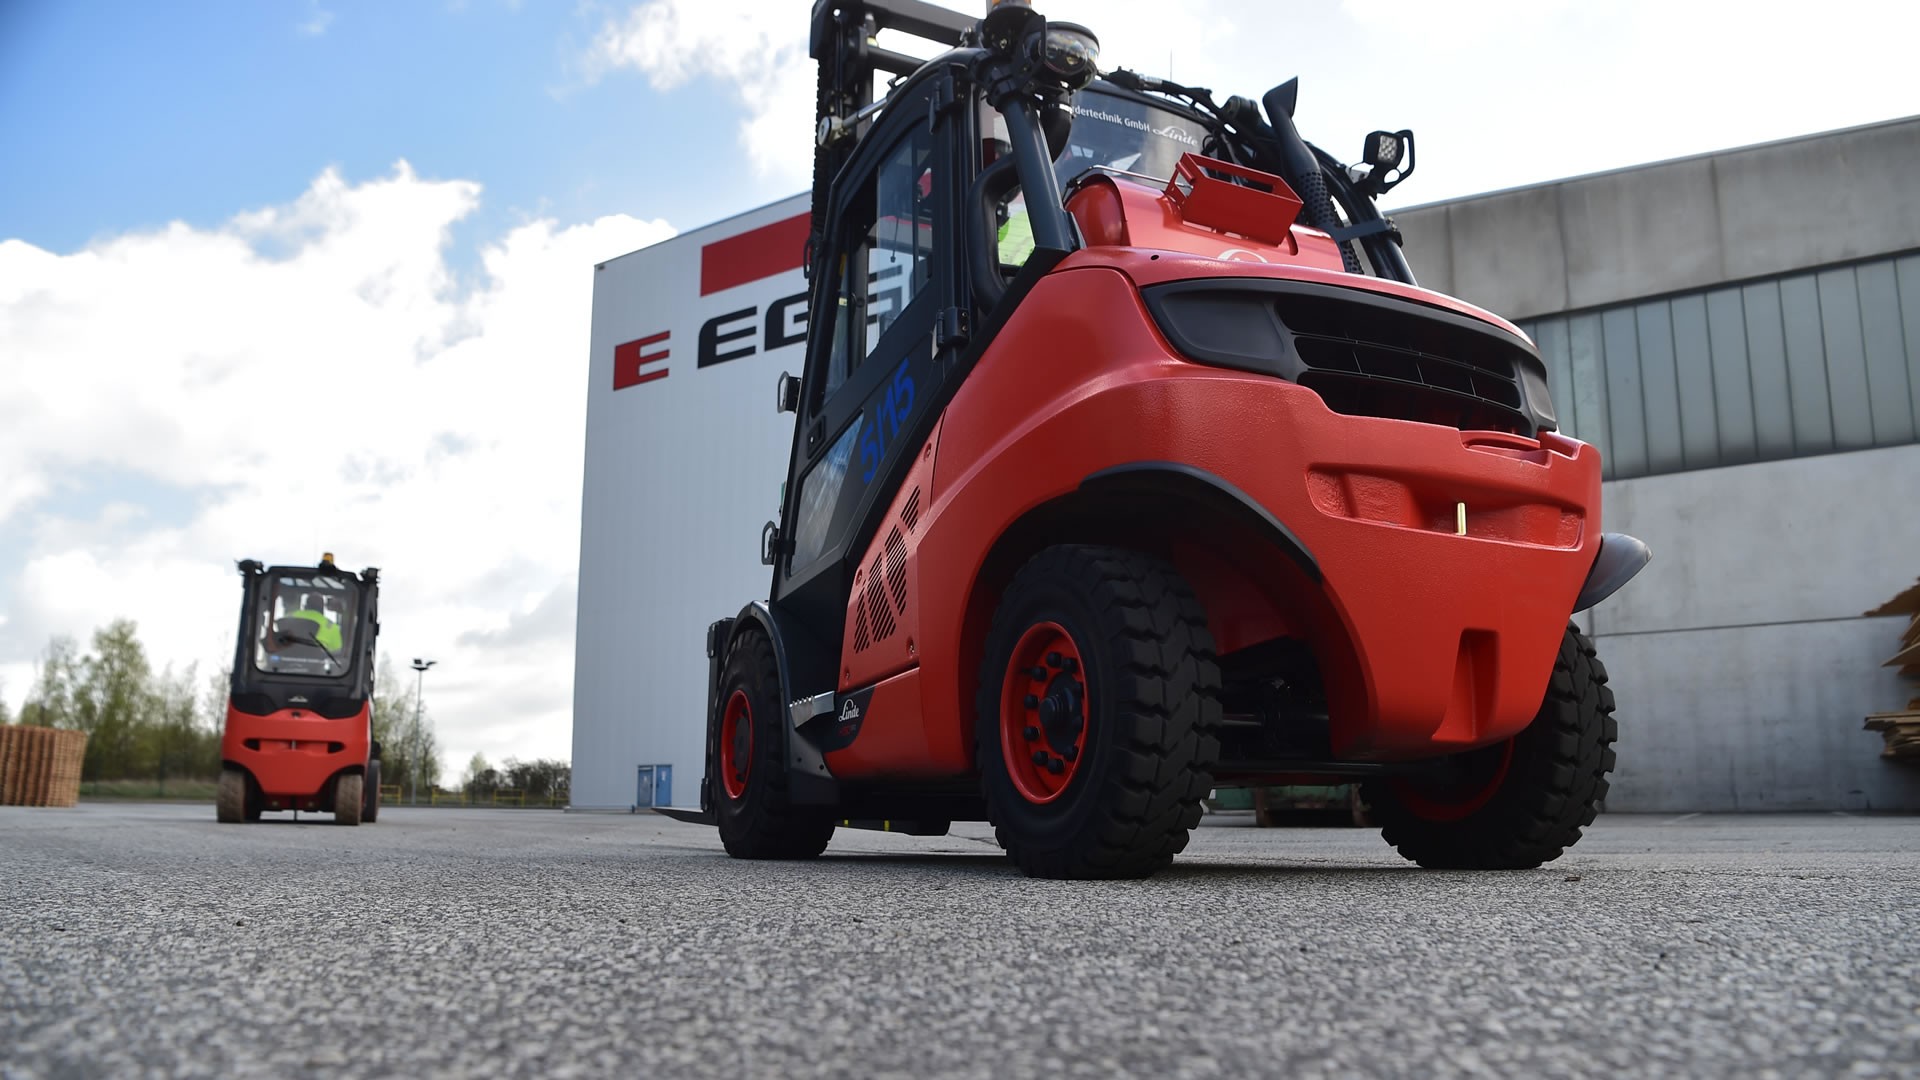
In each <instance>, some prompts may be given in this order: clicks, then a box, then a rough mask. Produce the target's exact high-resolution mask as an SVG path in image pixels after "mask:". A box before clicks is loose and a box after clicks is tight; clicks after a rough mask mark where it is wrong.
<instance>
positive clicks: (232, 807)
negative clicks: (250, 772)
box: [213, 766, 256, 825]
mask: <svg viewBox="0 0 1920 1080" xmlns="http://www.w3.org/2000/svg"><path fill="white" fill-rule="evenodd" d="M213 809H214V817H215V818H217V819H218V820H219V821H220V823H221V824H223V825H238V824H240V823H242V822H246V821H251V820H256V819H255V818H253V817H249V816H248V814H247V774H246V773H244V772H241V771H240V770H239V769H236V768H233V767H231V766H229V767H227V768H224V769H221V770H220V788H219V792H218V794H217V795H216V796H215V798H214V804H213Z"/></svg>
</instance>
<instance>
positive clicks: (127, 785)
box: [80, 778, 220, 802]
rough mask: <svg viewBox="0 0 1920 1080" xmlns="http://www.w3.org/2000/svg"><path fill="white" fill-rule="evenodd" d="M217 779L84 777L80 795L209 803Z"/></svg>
mask: <svg viewBox="0 0 1920 1080" xmlns="http://www.w3.org/2000/svg"><path fill="white" fill-rule="evenodd" d="M219 787H220V783H219V781H218V780H190V779H184V778H183V779H178V780H175V779H169V780H166V781H165V782H162V781H159V780H151V779H148V780H83V781H81V782H80V798H81V799H83V800H92V799H143V800H154V799H166V800H169V801H171V800H175V799H179V800H182V801H187V802H212V801H213V798H214V796H215V794H217V793H218V791H219Z"/></svg>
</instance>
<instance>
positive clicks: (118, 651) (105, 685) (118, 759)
mask: <svg viewBox="0 0 1920 1080" xmlns="http://www.w3.org/2000/svg"><path fill="white" fill-rule="evenodd" d="M78 671H79V678H78V680H77V682H76V685H75V692H74V713H75V717H76V719H77V720H78V724H77V725H76V726H78V727H79V728H80V729H81V730H83V731H85V732H87V734H88V739H87V756H86V762H85V764H84V765H83V766H82V768H81V775H82V777H83V778H85V779H88V780H119V779H122V778H125V777H128V776H135V775H139V770H140V766H141V765H142V764H144V763H143V762H141V761H140V760H139V756H140V754H139V751H140V741H141V740H140V737H139V728H140V726H141V724H142V722H143V721H144V720H145V718H146V717H145V714H146V712H147V710H148V709H149V707H150V706H151V703H152V693H151V691H150V689H149V683H150V680H151V679H152V678H153V668H152V666H151V665H150V664H148V662H147V652H146V650H145V649H144V648H142V647H141V645H140V638H139V633H138V628H137V627H136V626H135V625H134V624H133V622H132V621H130V620H127V619H115V620H114V621H112V622H110V623H108V624H107V625H106V626H105V627H103V628H102V629H99V630H95V631H94V632H93V653H92V654H91V655H89V656H86V657H83V658H82V659H81V661H80V664H79V669H78Z"/></svg>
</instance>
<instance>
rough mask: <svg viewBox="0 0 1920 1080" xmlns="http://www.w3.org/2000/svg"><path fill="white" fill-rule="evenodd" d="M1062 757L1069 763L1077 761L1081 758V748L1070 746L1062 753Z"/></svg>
mask: <svg viewBox="0 0 1920 1080" xmlns="http://www.w3.org/2000/svg"><path fill="white" fill-rule="evenodd" d="M1060 756H1061V757H1063V758H1065V759H1067V760H1068V761H1077V760H1079V758H1080V748H1079V747H1077V746H1069V747H1067V748H1066V749H1065V750H1062V751H1060Z"/></svg>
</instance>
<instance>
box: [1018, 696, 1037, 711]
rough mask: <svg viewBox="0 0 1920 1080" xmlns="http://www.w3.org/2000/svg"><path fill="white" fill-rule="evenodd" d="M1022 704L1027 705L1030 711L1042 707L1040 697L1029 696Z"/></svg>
mask: <svg viewBox="0 0 1920 1080" xmlns="http://www.w3.org/2000/svg"><path fill="white" fill-rule="evenodd" d="M1022 704H1024V705H1026V707H1027V708H1029V709H1037V708H1039V707H1040V695H1038V694H1028V695H1027V700H1026V701H1025V702H1023V703H1022Z"/></svg>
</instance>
